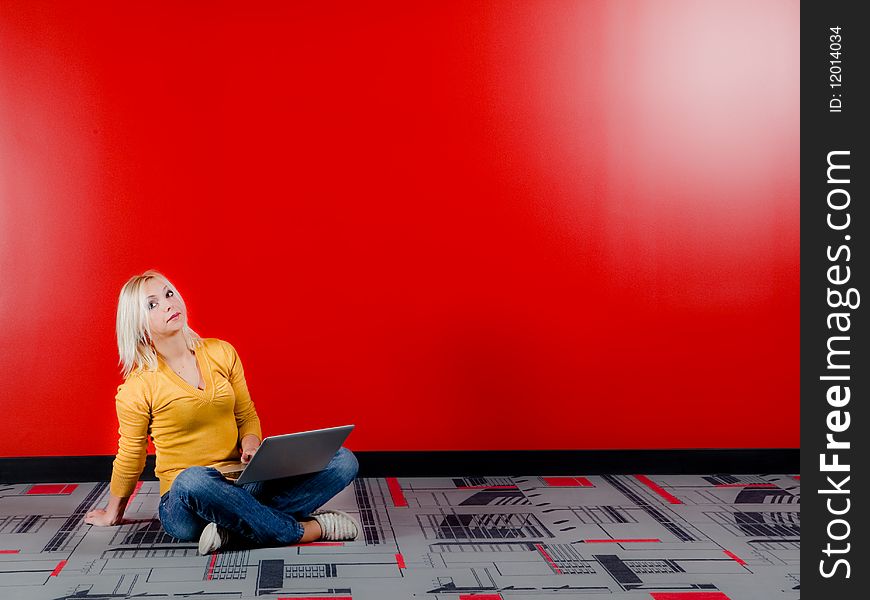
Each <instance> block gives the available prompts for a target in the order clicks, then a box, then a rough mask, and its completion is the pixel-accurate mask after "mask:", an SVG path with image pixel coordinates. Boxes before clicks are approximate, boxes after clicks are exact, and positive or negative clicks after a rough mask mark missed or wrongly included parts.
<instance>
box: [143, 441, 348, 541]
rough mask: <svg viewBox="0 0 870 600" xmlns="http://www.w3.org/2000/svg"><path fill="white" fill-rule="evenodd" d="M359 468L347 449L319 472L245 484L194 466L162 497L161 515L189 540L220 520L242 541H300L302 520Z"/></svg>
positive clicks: (173, 533)
mask: <svg viewBox="0 0 870 600" xmlns="http://www.w3.org/2000/svg"><path fill="white" fill-rule="evenodd" d="M358 469H359V463H357V460H356V457H355V456H354V455H353V453H352V452H351V451H350V450H348V449H347V448H341V449H340V450H339V451H338V452H337V453H336V454H335V456H333V457H332V460H331V461H329V464H328V465H327V466H326V468H325V469H324V470H323V471H320V472H318V473H312V474H310V475H297V476H295V477H287V478H284V479H272V480H270V481H258V482H255V483H246V484H243V485H236V484H234V483H232V482H230V481H227V480H226V479H224V477H223V475H221V474H220V472H218V470H217V469H213V468H211V467H190V468H187V469H185V470H184V471H182V472H181V473H179V474H178V476H177V477H176V478H175V480H174V481H173V482H172V487H171V488H170V489H169V491H168V492H166V493H165V494H163V496H162V497H161V498H160V507H159V509H158V515H159V517H160V522H161V524H162V525H163V529H165V530H166V532H167V533H168V534H169V535H171V536H172V537H175V538H178V539H179V540H183V541H194V540H198V539H199V536H200V534H201V533H202V530H203V529H204V528H205V526H206V525H207V524H208V523H217V525H218V526H220V527H223V528H224V529H226V530H228V531H230V532H232V533H234V534H236V535H235V536H233V539H234V541H236V542H242V541H247V542H249V543H250V544H254V545H259V546H269V545H288V544H295V543H296V542H298V541H299V538H301V537H302V533H303V529H302V525H301V524H300V523H299V519H301V518H304V517H307V516H308V515H309V514H311V512H312V511H314V510H316V509H317V508H319V507H321V506H323V505H324V504H325V503H326V501H327V500H329V499H330V498H332V497H333V496H335V495H336V494H337V493H338V492H340V491H341V490H343V489H344V488H345V487H346V486H347V485H348V484H350V482H352V481H353V480H354V478H355V477H356V474H357V471H358ZM239 537H241V538H243V539H242V540H239V539H238V538H239ZM242 545H247V544H242Z"/></svg>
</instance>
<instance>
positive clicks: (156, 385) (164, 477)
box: [109, 338, 263, 498]
mask: <svg viewBox="0 0 870 600" xmlns="http://www.w3.org/2000/svg"><path fill="white" fill-rule="evenodd" d="M195 354H196V360H197V363H198V364H199V368H200V371H201V372H202V378H203V381H204V382H205V389H204V390H200V389H198V388H196V387H194V386H192V385H190V384H189V383H187V382H186V381H185V380H184V379H182V378H181V377H180V376H179V375H177V374H176V373H175V371H173V370H172V368H170V367H169V365H167V364H166V362H165V361H164V360H163V359H162V358H160V359H159V368H158V370H157V371H134V372H132V373H130V375H129V376H128V377H127V379H126V380H125V381H124V383H123V384H121V385H120V386H118V394H117V395H116V396H115V407H116V409H117V411H118V434H119V436H120V439H119V441H118V454H117V456H116V457H115V462H114V463H113V467H112V481H111V484H110V488H109V489H110V491H111V492H112V494H114V495H115V496H120V497H121V498H126V497H128V496H130V495H131V494H132V493H133V489H134V488H135V486H136V481H137V480H138V479H139V476H140V475H141V474H142V469H144V468H145V454H146V452H147V448H148V437H147V436H148V435H149V434H150V435H151V439H152V440H153V441H154V448H155V449H156V450H157V466H156V468H155V474H156V475H157V478H158V479H160V495H161V496H162V495H163V494H165V493H166V492H168V491H169V488H170V487H171V486H172V481H173V480H174V479H175V477H176V476H177V475H178V474H179V473H180V472H181V471H183V470H184V469H186V468H187V467H191V466H195V465H199V466H214V467H220V466H224V465H228V464H230V463H233V462H238V461H239V460H240V455H239V448H238V446H239V443H240V442H241V440H242V438H244V437H245V436H246V435H248V434H251V433H252V434H254V435H256V436H257V437H258V438H260V439H262V438H263V434H262V431H261V429H260V419H259V417H257V411H256V410H255V409H254V403H253V402H252V401H251V394H250V393H249V392H248V385H247V384H246V383H245V373H244V370H243V369H242V362H241V360H239V355H238V354H236V350H235V348H233V347H232V346H231V345H230V344H229V343H228V342H225V341H223V340H218V339H215V338H206V339H204V340H203V343H202V344H201V345H200V346H199V347H198V348H197V349H196V351H195Z"/></svg>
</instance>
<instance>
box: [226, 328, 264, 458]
mask: <svg viewBox="0 0 870 600" xmlns="http://www.w3.org/2000/svg"><path fill="white" fill-rule="evenodd" d="M224 344H226V350H227V355H228V363H229V366H230V368H229V371H230V379H229V381H230V385H232V386H233V393H235V396H236V405H235V408H234V409H233V412H234V413H235V415H236V425H237V426H238V428H239V440H240V441H241V440H242V439H243V438H244V437H245V436H246V435H249V434H254V435H256V436H257V437H258V438H259V439H260V440H262V439H263V431H262V429H261V428H260V418H259V417H258V416H257V409H256V408H254V402H253V400H251V393H250V392H249V391H248V384H247V382H245V370H244V368H242V361H241V359H240V358H239V355H238V353H237V352H236V349H235V348H233V346H232V345H231V344H230V343H229V342H224Z"/></svg>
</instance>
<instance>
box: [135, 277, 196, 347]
mask: <svg viewBox="0 0 870 600" xmlns="http://www.w3.org/2000/svg"><path fill="white" fill-rule="evenodd" d="M143 288H144V290H145V296H146V298H145V302H146V310H147V312H148V321H149V324H150V325H151V335H152V336H153V337H154V338H155V339H157V338H161V337H168V336H171V335H173V334H175V333H177V332H178V331H181V328H182V326H183V325H184V323H185V322H186V321H187V308H186V307H185V306H184V302H182V300H181V298H180V297H179V296H178V294H176V293H175V290H173V289H172V288H170V287H168V286H167V285H166V284H165V283H164V282H163V281H162V280H160V279H157V278H156V277H154V278H152V279H149V280H148V281H146V282H145V284H144V285H143ZM176 315H177V316H176Z"/></svg>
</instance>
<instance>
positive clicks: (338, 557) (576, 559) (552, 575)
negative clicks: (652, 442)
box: [0, 474, 800, 600]
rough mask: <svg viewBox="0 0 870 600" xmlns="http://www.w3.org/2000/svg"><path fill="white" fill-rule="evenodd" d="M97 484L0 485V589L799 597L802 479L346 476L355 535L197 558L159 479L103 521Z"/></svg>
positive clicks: (616, 598) (345, 495)
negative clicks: (161, 510)
mask: <svg viewBox="0 0 870 600" xmlns="http://www.w3.org/2000/svg"><path fill="white" fill-rule="evenodd" d="M107 491H108V484H107V483H105V482H103V483H78V484H76V483H71V484H56V485H55V484H16V485H2V486H0V598H3V599H4V600H7V599H8V600H19V599H21V600H26V599H31V598H40V599H54V598H57V599H61V598H63V599H72V598H76V599H88V600H92V599H109V598H112V599H121V598H190V597H196V598H215V599H218V598H220V599H224V598H226V599H235V598H263V597H266V598H270V597H271V598H287V599H293V600H311V599H318V600H320V599H324V600H325V599H330V600H351V599H352V600H387V599H394V598H395V599H400V598H402V599H406V598H427V599H431V600H472V599H473V600H512V599H516V600H554V599H557V598H592V597H595V596H600V595H607V597H608V598H610V599H612V600H621V599H629V598H631V599H653V600H727V599H730V600H756V599H759V600H760V599H770V598H774V599H779V598H781V599H783V600H785V599H796V598H798V597H799V590H800V581H799V578H798V571H799V549H800V478H799V477H798V476H789V475H723V474H718V475H673V476H669V475H650V476H644V475H603V476H587V477H583V476H576V477H564V476H559V477H547V476H524V477H522V476H513V477H508V476H505V477H487V478H453V479H451V478H398V479H393V478H381V479H359V480H357V481H356V482H354V484H353V485H351V486H349V487H348V488H346V489H345V490H344V491H343V492H342V493H341V494H339V495H338V496H336V497H335V498H334V499H333V500H332V501H330V503H329V504H328V505H327V506H328V507H333V508H338V509H341V510H345V511H348V512H350V513H351V514H353V515H354V516H355V517H357V518H358V520H359V521H360V523H361V524H362V526H363V530H364V535H363V536H361V537H360V538H359V539H357V540H355V541H353V542H343V543H332V544H328V543H315V544H308V545H302V546H291V547H282V548H258V549H253V550H239V551H228V552H221V553H218V554H215V555H213V556H199V555H197V550H196V544H193V543H185V542H179V541H178V540H175V539H174V538H172V537H170V536H169V535H167V534H166V533H165V532H164V531H163V530H162V528H161V527H160V522H159V521H158V520H157V516H156V510H157V501H158V498H159V496H158V484H157V482H145V483H142V484H141V487H140V488H139V490H138V492H137V493H136V495H135V496H134V498H133V499H132V501H131V502H130V505H129V507H128V510H127V515H126V516H127V517H128V518H130V519H134V520H135V522H133V523H130V524H127V525H122V526H118V527H110V528H98V527H92V526H90V525H85V524H83V522H82V518H83V516H84V515H85V513H87V512H88V511H89V510H91V509H92V508H98V507H101V506H103V505H104V504H105V496H106V494H107Z"/></svg>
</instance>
